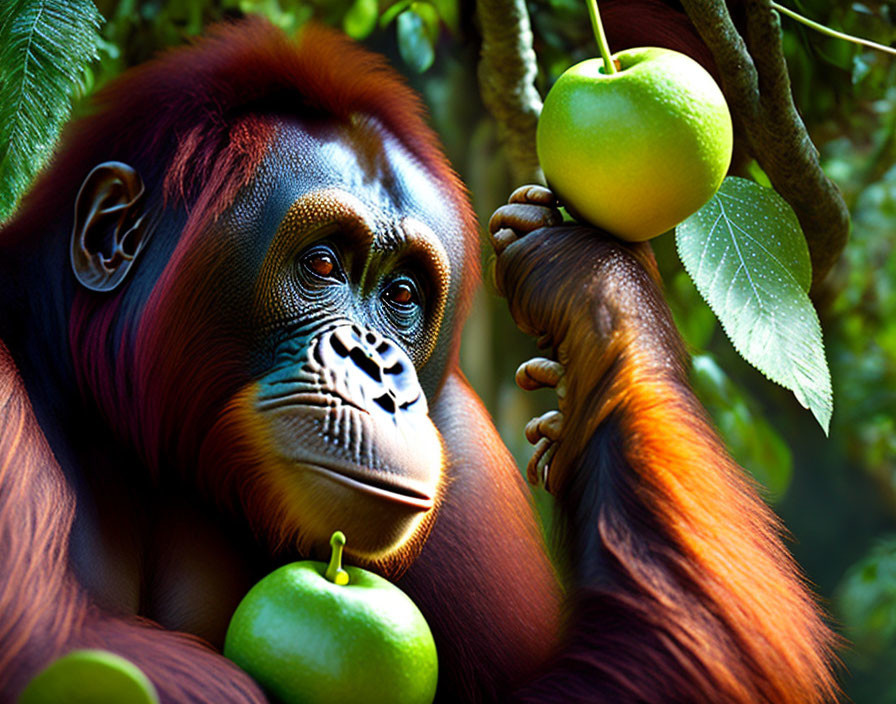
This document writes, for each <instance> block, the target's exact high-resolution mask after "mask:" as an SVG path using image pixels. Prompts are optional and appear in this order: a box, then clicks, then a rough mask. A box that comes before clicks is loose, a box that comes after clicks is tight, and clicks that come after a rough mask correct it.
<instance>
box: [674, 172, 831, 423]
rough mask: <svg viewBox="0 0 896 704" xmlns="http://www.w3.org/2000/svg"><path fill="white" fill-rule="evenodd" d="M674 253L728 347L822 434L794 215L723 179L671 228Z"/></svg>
mask: <svg viewBox="0 0 896 704" xmlns="http://www.w3.org/2000/svg"><path fill="white" fill-rule="evenodd" d="M676 243H677V246H678V254H679V256H680V257H681V261H682V263H683V264H684V267H685V269H686V270H687V272H688V274H690V276H691V278H692V279H693V280H694V283H695V284H696V286H697V290H698V291H700V295H701V296H703V298H704V299H705V300H706V302H707V303H709V306H710V308H712V310H713V312H714V313H715V314H716V317H718V319H719V322H721V324H722V328H723V329H724V330H725V332H726V334H727V335H728V337H729V338H730V339H731V342H732V344H733V345H734V348H735V349H736V350H737V351H738V352H739V353H740V355H741V356H742V357H743V358H744V359H746V360H747V361H748V362H749V363H750V364H752V365H753V366H755V367H756V368H757V369H759V371H761V372H762V373H763V374H765V375H766V376H767V377H768V378H769V379H771V380H772V381H774V382H777V383H778V384H781V385H782V386H784V387H786V388H788V389H790V390H791V391H793V393H794V395H795V396H796V398H797V400H798V401H799V402H800V404H802V405H803V406H804V407H806V408H809V409H810V410H811V411H812V413H813V414H814V415H815V418H816V419H817V420H818V422H819V423H820V424H821V427H822V428H823V429H824V431H825V433H827V432H828V427H829V425H830V420H831V412H832V408H833V401H832V394H831V375H830V372H829V371H828V365H827V361H826V360H825V356H824V345H823V344H822V336H821V325H820V324H819V322H818V316H817V315H816V313H815V309H814V307H813V306H812V302H811V301H810V300H809V296H808V291H809V286H810V284H811V282H812V267H811V263H810V261H809V250H808V247H807V246H806V241H805V238H804V237H803V234H802V230H801V229H800V226H799V223H798V222H797V219H796V216H795V215H794V214H793V211H792V210H791V209H790V207H789V206H788V205H787V203H786V202H785V201H784V199H783V198H781V197H780V196H779V195H778V194H777V193H775V192H774V191H773V190H772V189H769V188H762V187H761V186H758V185H756V184H755V183H753V182H752V181H748V180H746V179H742V178H736V177H728V178H726V179H725V181H724V182H723V183H722V187H721V188H720V189H719V191H718V192H717V193H716V195H714V196H713V197H712V198H711V199H710V201H709V202H708V203H707V204H706V205H705V206H703V207H702V208H701V209H700V210H699V211H697V212H696V213H695V214H694V215H692V216H691V217H689V218H688V219H687V220H685V221H684V222H683V223H681V224H680V225H679V226H678V228H677V234H676Z"/></svg>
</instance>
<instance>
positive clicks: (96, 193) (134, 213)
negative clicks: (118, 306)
mask: <svg viewBox="0 0 896 704" xmlns="http://www.w3.org/2000/svg"><path fill="white" fill-rule="evenodd" d="M145 192H146V189H145V188H144V186H143V179H141V178H140V175H139V174H138V173H137V172H136V171H135V170H134V169H133V167H131V166H128V165H127V164H122V163H121V162H118V161H107V162H104V163H102V164H99V165H98V166H95V167H94V168H93V170H92V171H91V172H90V173H89V174H87V178H85V179H84V183H82V184H81V190H80V191H78V197H77V199H76V201H75V225H74V228H73V229H72V246H71V262H72V271H74V274H75V278H76V279H77V280H78V283H80V284H81V285H82V286H84V287H85V288H88V289H90V290H91V291H112V290H113V289H115V287H116V286H118V285H119V284H120V283H121V282H122V281H123V280H124V278H125V277H126V276H127V275H128V272H129V271H130V270H131V268H132V267H133V266H134V262H135V261H136V259H137V255H139V254H140V251H141V250H142V249H143V247H144V246H145V245H146V242H147V241H148V239H149V236H150V234H151V227H150V222H151V221H152V218H149V217H147V212H146V210H145V200H146V199H145V197H144V194H145Z"/></svg>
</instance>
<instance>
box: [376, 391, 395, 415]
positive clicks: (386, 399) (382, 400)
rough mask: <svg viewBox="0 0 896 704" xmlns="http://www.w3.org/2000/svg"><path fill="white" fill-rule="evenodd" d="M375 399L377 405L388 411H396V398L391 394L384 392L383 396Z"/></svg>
mask: <svg viewBox="0 0 896 704" xmlns="http://www.w3.org/2000/svg"><path fill="white" fill-rule="evenodd" d="M373 400H374V401H376V403H377V405H378V406H379V407H380V408H382V409H383V410H384V411H386V412H387V413H395V399H393V398H392V397H391V396H390V395H389V394H383V395H382V396H378V397H377V398H375V399H373Z"/></svg>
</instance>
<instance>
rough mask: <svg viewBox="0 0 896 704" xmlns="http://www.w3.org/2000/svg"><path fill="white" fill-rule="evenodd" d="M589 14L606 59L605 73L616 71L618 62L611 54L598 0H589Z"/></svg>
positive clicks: (599, 45)
mask: <svg viewBox="0 0 896 704" xmlns="http://www.w3.org/2000/svg"><path fill="white" fill-rule="evenodd" d="M588 14H589V15H590V17H591V28H592V29H593V30H594V38H595V39H597V48H598V49H600V55H601V57H602V58H603V60H604V73H608V74H610V73H616V64H614V63H613V59H612V57H611V56H610V45H609V44H607V35H606V34H605V33H604V25H603V22H601V21H600V11H599V10H598V9H597V0H588Z"/></svg>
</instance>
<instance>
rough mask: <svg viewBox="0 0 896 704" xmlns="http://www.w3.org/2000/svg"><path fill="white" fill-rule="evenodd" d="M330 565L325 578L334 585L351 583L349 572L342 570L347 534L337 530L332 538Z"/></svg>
mask: <svg viewBox="0 0 896 704" xmlns="http://www.w3.org/2000/svg"><path fill="white" fill-rule="evenodd" d="M330 547H331V548H332V552H331V553H330V564H329V565H327V571H326V572H325V573H324V577H326V578H327V579H329V580H330V581H331V582H333V584H338V585H340V586H345V585H346V584H348V583H349V577H348V572H346V571H345V570H344V569H342V548H343V547H345V534H344V533H343V532H342V531H341V530H337V531H336V532H335V533H333V535H332V536H331V537H330Z"/></svg>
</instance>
